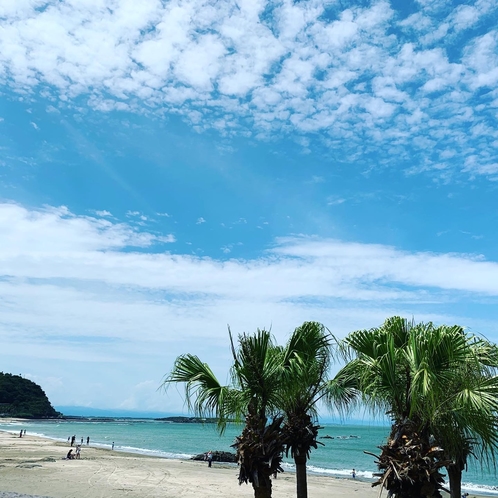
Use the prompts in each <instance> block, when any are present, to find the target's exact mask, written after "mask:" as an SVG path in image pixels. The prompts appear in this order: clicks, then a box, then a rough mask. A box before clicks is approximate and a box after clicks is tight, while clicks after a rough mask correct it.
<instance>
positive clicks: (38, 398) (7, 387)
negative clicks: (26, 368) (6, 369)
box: [0, 372, 62, 418]
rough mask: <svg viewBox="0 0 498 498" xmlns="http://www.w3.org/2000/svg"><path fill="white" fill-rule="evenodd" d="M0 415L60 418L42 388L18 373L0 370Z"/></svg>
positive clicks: (59, 414) (60, 414)
mask: <svg viewBox="0 0 498 498" xmlns="http://www.w3.org/2000/svg"><path fill="white" fill-rule="evenodd" d="M0 417H16V418H60V417H62V413H60V412H58V411H57V410H55V408H54V407H53V406H52V405H51V403H50V401H49V400H48V398H47V395H46V394H45V392H44V391H43V389H42V388H41V387H40V386H39V385H38V384H36V383H35V382H33V381H31V380H29V379H25V378H24V377H21V376H20V375H13V374H10V373H3V372H0Z"/></svg>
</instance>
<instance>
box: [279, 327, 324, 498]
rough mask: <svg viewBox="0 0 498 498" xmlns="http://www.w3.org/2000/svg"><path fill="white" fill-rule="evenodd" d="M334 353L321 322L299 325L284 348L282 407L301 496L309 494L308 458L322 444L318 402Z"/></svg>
mask: <svg viewBox="0 0 498 498" xmlns="http://www.w3.org/2000/svg"><path fill="white" fill-rule="evenodd" d="M331 353H332V352H331V335H330V333H329V332H328V331H327V330H326V329H325V327H324V326H323V325H322V324H320V323H317V322H305V323H303V325H301V326H300V327H298V328H296V329H295V330H294V333H293V334H292V336H291V337H290V339H289V341H288V343H287V346H286V347H285V349H284V351H283V356H282V360H281V361H282V363H281V369H282V371H281V376H282V379H281V382H282V385H281V388H280V389H281V400H280V403H279V408H280V409H281V410H282V412H283V413H284V415H285V424H284V427H283V436H284V441H285V442H286V454H287V456H288V455H289V453H290V454H291V457H292V458H293V459H294V463H295V465H296V486H297V497H298V498H307V496H308V487H307V475H306V462H307V460H308V459H309V457H310V453H311V449H312V448H315V449H316V448H317V445H318V444H319V443H318V441H317V437H318V429H319V428H320V427H319V425H318V423H317V404H318V402H319V401H320V400H321V399H322V398H323V397H324V396H325V395H326V393H327V385H328V384H327V382H328V377H327V374H328V370H329V366H330V362H331V358H332V356H331ZM320 444H321V443H320Z"/></svg>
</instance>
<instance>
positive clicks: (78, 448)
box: [76, 444, 81, 460]
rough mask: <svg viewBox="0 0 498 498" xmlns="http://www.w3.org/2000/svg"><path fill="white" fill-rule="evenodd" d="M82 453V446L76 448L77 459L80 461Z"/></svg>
mask: <svg viewBox="0 0 498 498" xmlns="http://www.w3.org/2000/svg"><path fill="white" fill-rule="evenodd" d="M80 453H81V446H80V445H79V444H78V446H76V458H77V459H78V460H79V458H80Z"/></svg>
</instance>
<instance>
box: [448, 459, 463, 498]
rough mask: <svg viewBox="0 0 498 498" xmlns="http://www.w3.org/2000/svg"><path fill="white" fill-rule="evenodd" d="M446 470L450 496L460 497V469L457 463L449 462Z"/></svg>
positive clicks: (452, 497) (453, 497)
mask: <svg viewBox="0 0 498 498" xmlns="http://www.w3.org/2000/svg"><path fill="white" fill-rule="evenodd" d="M446 470H447V471H448V479H449V481H450V497H451V498H460V497H461V496H462V469H461V468H460V465H458V464H451V465H448V467H446Z"/></svg>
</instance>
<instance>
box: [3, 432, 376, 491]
mask: <svg viewBox="0 0 498 498" xmlns="http://www.w3.org/2000/svg"><path fill="white" fill-rule="evenodd" d="M68 449H69V445H68V444H65V443H59V442H55V441H52V440H50V439H44V438H39V437H35V436H30V435H27V436H25V437H23V438H19V436H18V435H14V434H10V433H7V432H0V492H16V493H26V494H32V495H39V496H47V497H51V498H71V497H75V498H76V497H78V498H116V497H129V498H155V497H161V498H179V497H182V498H199V496H202V497H206V496H213V497H214V496H216V497H218V498H233V497H247V498H249V497H252V496H254V495H253V490H252V487H251V486H250V485H245V484H244V485H242V486H239V485H238V481H237V478H236V476H237V469H236V468H234V467H230V466H228V465H224V464H217V463H214V464H213V467H212V468H208V467H207V465H206V464H205V463H203V462H194V461H190V460H186V461H182V460H173V459H164V458H154V457H148V456H142V455H134V454H129V453H122V452H117V451H110V450H105V449H100V448H92V447H91V446H90V447H86V446H84V447H83V449H82V452H81V459H80V460H64V457H65V456H66V453H67V452H68ZM273 483H274V485H273V496H274V497H276V498H278V497H286V498H290V497H293V496H295V484H296V481H295V476H294V475H293V474H291V473H284V474H281V475H279V477H278V479H277V480H274V481H273ZM308 485H309V496H310V497H312V498H325V497H326V498H330V496H334V497H346V496H347V497H349V498H351V496H353V495H354V496H355V497H357V498H373V497H377V496H378V492H379V490H378V488H372V487H371V485H370V483H366V482H361V481H353V480H347V479H334V478H330V477H321V476H309V481H308Z"/></svg>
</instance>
